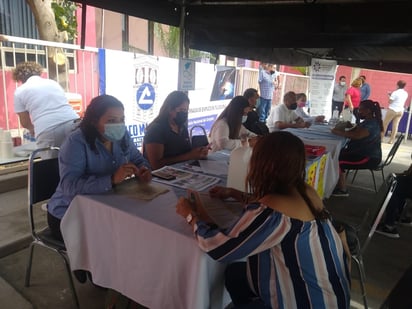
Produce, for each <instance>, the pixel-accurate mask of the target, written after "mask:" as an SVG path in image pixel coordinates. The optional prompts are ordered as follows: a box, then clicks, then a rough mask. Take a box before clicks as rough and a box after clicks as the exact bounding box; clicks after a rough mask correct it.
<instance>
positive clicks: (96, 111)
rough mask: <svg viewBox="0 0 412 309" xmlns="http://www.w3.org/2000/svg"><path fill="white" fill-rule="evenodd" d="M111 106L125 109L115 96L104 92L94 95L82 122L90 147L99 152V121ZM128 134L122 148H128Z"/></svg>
mask: <svg viewBox="0 0 412 309" xmlns="http://www.w3.org/2000/svg"><path fill="white" fill-rule="evenodd" d="M109 108H121V109H123V110H124V106H123V104H122V102H120V101H119V100H118V99H116V98H115V97H113V96H111V95H108V94H103V95H99V96H97V97H94V98H93V99H92V100H91V101H90V104H89V106H88V107H87V109H86V112H85V114H84V118H83V119H82V121H81V122H80V125H79V127H80V130H81V131H82V132H83V134H84V137H85V139H86V142H87V144H89V146H90V149H91V150H93V151H95V152H96V153H97V148H96V139H98V138H99V137H100V136H101V134H100V133H99V131H98V130H97V123H98V122H99V120H100V118H101V117H102V116H103V115H104V113H106V111H107V110H108V109H109ZM127 136H128V134H127V133H126V134H125V135H124V137H123V139H122V140H121V147H122V150H126V149H127V145H128V143H127V142H126V138H127Z"/></svg>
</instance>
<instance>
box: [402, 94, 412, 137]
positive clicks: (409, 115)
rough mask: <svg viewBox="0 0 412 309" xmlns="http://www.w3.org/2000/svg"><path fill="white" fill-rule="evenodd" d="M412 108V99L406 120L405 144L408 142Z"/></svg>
mask: <svg viewBox="0 0 412 309" xmlns="http://www.w3.org/2000/svg"><path fill="white" fill-rule="evenodd" d="M411 108H412V99H411V102H410V103H409V107H408V109H407V111H408V120H407V122H406V131H405V138H404V140H403V142H404V143H405V144H406V141H407V140H408V136H409V125H410V123H411V112H412V110H411Z"/></svg>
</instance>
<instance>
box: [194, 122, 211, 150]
mask: <svg viewBox="0 0 412 309" xmlns="http://www.w3.org/2000/svg"><path fill="white" fill-rule="evenodd" d="M194 128H199V129H201V130H202V132H203V134H202V135H193V129H194ZM189 135H190V142H191V144H192V148H197V147H204V146H207V145H209V139H208V138H207V134H206V130H205V128H204V127H202V126H193V127H192V128H191V129H190V132H189Z"/></svg>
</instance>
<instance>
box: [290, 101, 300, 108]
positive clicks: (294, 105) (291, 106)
mask: <svg viewBox="0 0 412 309" xmlns="http://www.w3.org/2000/svg"><path fill="white" fill-rule="evenodd" d="M297 108H298V103H296V102H295V103H292V104H290V105H289V109H290V110H295V109H297Z"/></svg>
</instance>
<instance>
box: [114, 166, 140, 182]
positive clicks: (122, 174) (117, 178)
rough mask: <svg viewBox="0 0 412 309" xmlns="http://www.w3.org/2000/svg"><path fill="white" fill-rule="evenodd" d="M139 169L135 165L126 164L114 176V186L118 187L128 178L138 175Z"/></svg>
mask: <svg viewBox="0 0 412 309" xmlns="http://www.w3.org/2000/svg"><path fill="white" fill-rule="evenodd" d="M138 174H139V169H138V168H137V166H136V165H134V164H133V163H126V164H123V165H121V166H120V167H119V168H118V169H117V170H116V171H115V172H114V174H113V175H112V184H114V185H116V184H119V183H121V182H122V181H123V180H125V179H126V178H127V177H130V176H132V175H138Z"/></svg>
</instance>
